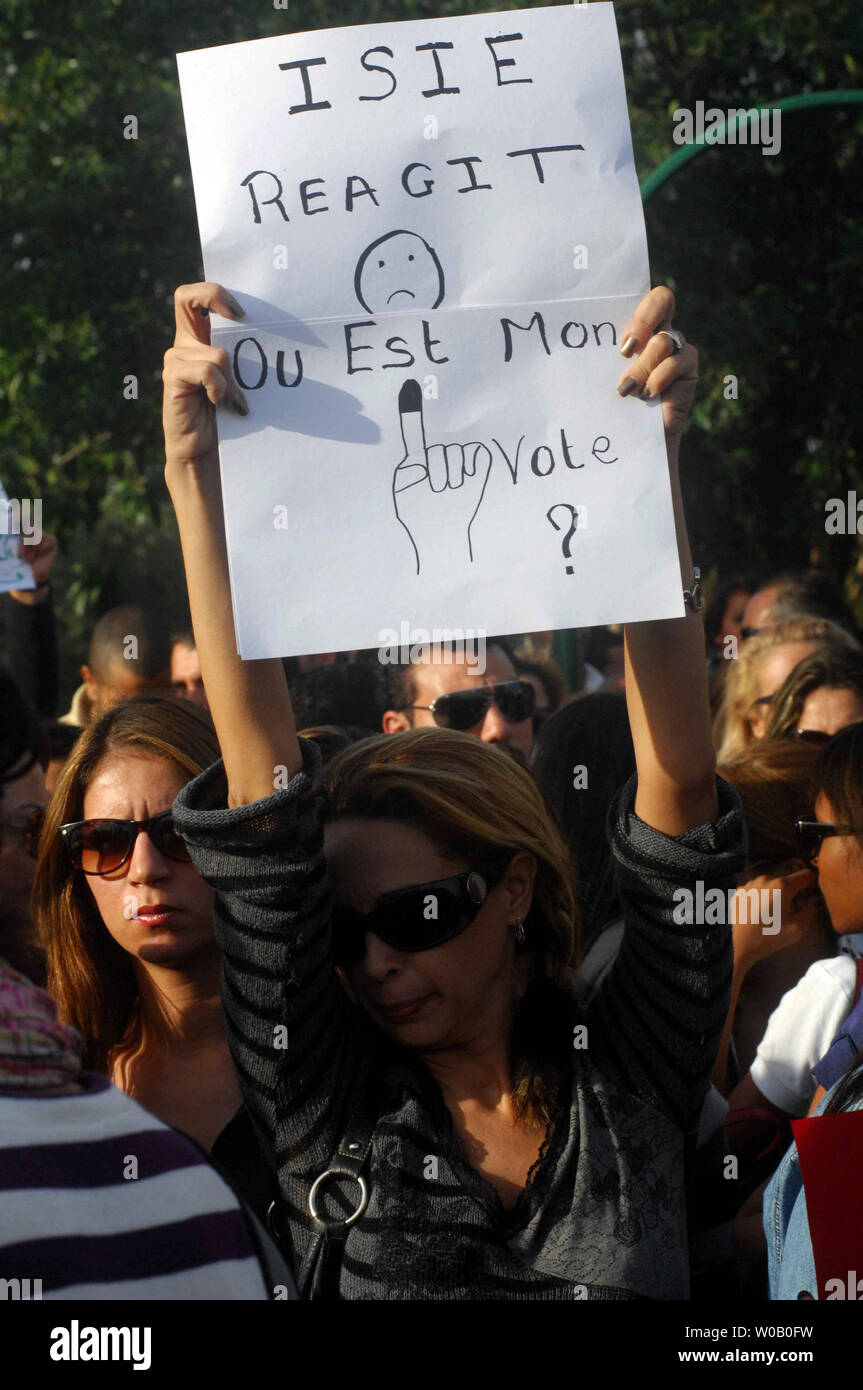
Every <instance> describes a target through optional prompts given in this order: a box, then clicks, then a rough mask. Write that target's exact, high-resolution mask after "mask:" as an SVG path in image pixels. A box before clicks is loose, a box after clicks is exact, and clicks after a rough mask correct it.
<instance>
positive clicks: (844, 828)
mask: <svg viewBox="0 0 863 1390" xmlns="http://www.w3.org/2000/svg"><path fill="white" fill-rule="evenodd" d="M794 828H795V830H796V831H797V839H798V841H799V843H800V848H801V849H802V850H803V853H804V855H805V856H806V858H807V859H809V860H813V859H816V858H817V857H818V854H819V852H820V850H821V844H822V842H823V841H824V840H828V839H829V838H830V837H831V835H859V834H860V833H861V831H860V830H859V829H857V828H856V827H855V826H853V825H825V824H824V823H823V822H822V821H820V820H806V819H805V818H804V817H803V816H799V817H798V819H797V820H796V821H795V822H794Z"/></svg>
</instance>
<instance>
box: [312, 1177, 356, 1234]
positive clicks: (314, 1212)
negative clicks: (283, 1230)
mask: <svg viewBox="0 0 863 1390" xmlns="http://www.w3.org/2000/svg"><path fill="white" fill-rule="evenodd" d="M333 1177H344V1178H353V1180H354V1182H357V1183H359V1185H360V1204H359V1206H358V1207H357V1209H356V1211H355V1212H354V1214H353V1216H348V1217H346V1218H345V1221H344V1225H345V1226H352V1225H353V1223H354V1222H355V1221H359V1219H360V1217H361V1216H362V1214H363V1212H364V1211H365V1209H366V1207H367V1206H368V1204H369V1190H368V1188H367V1187H366V1184H365V1179H364V1178H363V1177H362V1175H361V1174H360V1173H354V1172H352V1171H351V1169H350V1168H328V1169H327V1171H326V1172H325V1173H321V1175H320V1177H318V1178H315V1180H314V1182H313V1183H312V1190H311V1192H310V1193H309V1213H310V1215H311V1217H312V1219H313V1220H314V1221H320V1220H321V1218H320V1216H318V1211H317V1208H316V1206H315V1197H316V1195H317V1191H318V1188H319V1187H320V1185H321V1183H322V1182H326V1180H327V1178H333Z"/></svg>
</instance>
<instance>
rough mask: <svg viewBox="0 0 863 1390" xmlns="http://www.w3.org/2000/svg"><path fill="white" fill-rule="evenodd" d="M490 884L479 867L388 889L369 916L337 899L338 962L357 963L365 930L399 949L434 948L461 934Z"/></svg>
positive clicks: (335, 948) (335, 933) (335, 934)
mask: <svg viewBox="0 0 863 1390" xmlns="http://www.w3.org/2000/svg"><path fill="white" fill-rule="evenodd" d="M487 896H488V886H487V884H486V881H485V879H484V878H483V876H482V874H479V873H477V872H476V870H475V869H471V870H469V871H468V872H467V873H464V874H458V875H457V876H456V877H454V878H438V879H434V880H432V882H430V883H416V884H413V885H412V886H411V887H410V888H400V889H398V890H397V892H395V893H386V894H385V895H384V896H383V897H382V898H381V900H380V902H379V903H378V904H377V906H376V907H374V908H373V909H372V911H371V912H367V913H366V914H365V916H363V915H361V914H360V913H359V912H354V910H353V909H352V908H350V907H344V906H342V904H340V903H336V905H335V907H334V908H333V957H334V959H335V963H336V965H342V966H349V965H356V964H357V963H358V962H359V961H361V960H362V959H363V956H364V955H365V952H366V932H374V934H375V936H379V937H380V939H381V941H385V942H386V944H387V945H388V946H392V947H393V949H394V950H396V951H430V950H431V949H432V947H434V946H443V944H444V942H446V941H452V940H453V938H454V937H456V936H460V935H461V933H462V932H463V931H467V929H468V927H469V926H470V925H471V923H472V922H473V921H474V920H475V918H476V917H477V915H478V913H479V910H480V908H481V907H482V905H483V903H484V902H485V900H486V897H487Z"/></svg>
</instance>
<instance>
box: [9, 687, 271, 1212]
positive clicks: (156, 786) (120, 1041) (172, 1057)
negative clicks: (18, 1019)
mask: <svg viewBox="0 0 863 1390" xmlns="http://www.w3.org/2000/svg"><path fill="white" fill-rule="evenodd" d="M217 755H218V744H217V742H216V736H215V732H214V730H213V726H212V723H211V721H210V719H209V717H208V715H207V714H205V713H204V711H203V710H201V709H200V708H199V707H198V706H196V705H195V704H193V703H192V702H191V701H188V700H176V699H168V698H158V697H150V698H143V699H139V700H131V701H128V702H125V703H122V704H119V705H116V706H115V707H114V709H112V710H110V711H109V712H108V713H107V714H105V715H103V717H102V718H101V719H99V720H97V721H95V722H94V723H92V724H90V725H88V726H87V728H86V729H85V730H84V732H83V733H82V735H81V737H80V739H79V740H78V742H77V743H76V745H75V747H74V749H73V750H72V753H71V754H70V756H69V758H68V760H67V762H66V765H65V767H64V768H63V771H62V773H61V775H60V779H59V781H58V784H57V786H56V788H55V790H54V794H53V796H52V798H51V801H50V803H49V806H48V810H47V813H46V816H45V823H44V827H43V830H42V834H41V839H40V854H39V862H38V864H37V867H36V878H35V884H34V910H35V922H36V926H37V929H38V932H39V935H40V937H41V939H42V942H43V944H44V947H45V951H46V956H47V964H48V988H49V990H50V992H51V993H52V995H53V996H54V998H55V999H56V1001H57V1003H58V1005H59V1008H60V1014H61V1017H62V1020H63V1022H64V1023H67V1024H72V1025H73V1026H74V1027H75V1028H76V1029H77V1030H78V1032H79V1033H80V1035H81V1038H82V1040H83V1065H84V1067H85V1068H86V1069H87V1070H88V1071H94V1072H101V1073H103V1074H104V1075H105V1076H108V1077H109V1078H110V1079H111V1080H112V1081H113V1082H114V1083H115V1085H117V1086H118V1087H119V1088H120V1090H122V1091H125V1092H126V1094H127V1095H130V1096H132V1097H133V1098H134V1099H135V1100H137V1101H138V1102H139V1103H140V1104H141V1105H143V1106H144V1108H145V1109H147V1110H149V1111H150V1112H151V1114H153V1115H155V1116H157V1118H158V1119H160V1120H163V1121H164V1122H165V1123H167V1124H170V1125H172V1126H174V1127H175V1128H176V1129H179V1130H182V1131H183V1133H184V1134H187V1135H189V1137H190V1138H192V1139H194V1140H195V1141H196V1142H197V1143H198V1144H199V1145H200V1146H201V1148H203V1149H204V1150H206V1151H207V1152H208V1153H209V1154H210V1156H211V1157H212V1159H213V1162H214V1163H216V1164H217V1166H221V1167H222V1169H223V1171H224V1172H225V1174H226V1176H227V1177H228V1178H229V1180H231V1181H232V1182H233V1183H234V1184H235V1185H236V1187H237V1188H238V1191H239V1192H240V1194H241V1195H242V1196H244V1197H245V1198H246V1200H247V1201H248V1202H249V1204H250V1205H251V1206H252V1207H253V1208H254V1209H256V1210H257V1211H258V1212H259V1214H261V1215H266V1210H267V1207H268V1205H269V1202H270V1200H271V1198H272V1192H271V1187H272V1178H271V1175H270V1172H269V1169H268V1168H267V1165H266V1163H265V1162H264V1160H263V1159H262V1157H261V1155H260V1150H259V1146H258V1144H257V1141H256V1139H255V1136H254V1133H253V1131H252V1128H251V1123H250V1120H249V1115H248V1113H247V1112H246V1110H245V1108H244V1106H243V1102H242V1096H241V1093H240V1087H239V1085H238V1083H237V1078H236V1076H235V1073H234V1069H233V1066H232V1065H231V1058H230V1053H229V1051H228V1043H227V1039H226V1037H225V1024H224V1019H223V1016H222V1008H221V998H220V990H219V985H220V976H221V952H220V950H219V946H218V943H217V941H216V938H215V935H214V932H213V890H212V888H211V887H210V886H209V885H208V884H207V883H205V882H204V880H203V879H202V878H201V876H200V874H199V873H198V871H197V869H196V868H195V866H194V864H192V863H191V862H190V859H189V853H188V850H187V848H186V845H185V842H184V841H183V839H182V838H181V837H180V835H178V833H177V831H176V828H175V826H174V822H173V817H172V814H171V805H172V802H173V800H174V798H175V796H176V795H177V793H178V791H180V789H181V788H182V787H183V786H185V784H186V783H187V782H188V781H189V780H190V779H191V778H192V777H195V776H196V775H197V774H198V773H200V772H201V771H202V770H203V768H205V767H206V766H207V765H208V764H209V763H210V762H212V760H213V759H214V758H215V757H216V756H217Z"/></svg>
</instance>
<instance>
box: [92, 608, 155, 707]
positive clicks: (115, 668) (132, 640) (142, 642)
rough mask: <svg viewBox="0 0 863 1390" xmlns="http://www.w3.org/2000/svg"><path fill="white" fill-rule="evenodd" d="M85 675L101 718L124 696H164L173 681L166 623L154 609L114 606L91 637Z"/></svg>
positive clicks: (123, 698)
mask: <svg viewBox="0 0 863 1390" xmlns="http://www.w3.org/2000/svg"><path fill="white" fill-rule="evenodd" d="M81 675H82V677H83V679H84V681H85V683H86V686H87V694H88V695H89V697H90V714H91V718H92V719H98V718H99V717H100V716H101V715H103V714H106V713H107V711H108V710H109V709H113V708H114V706H115V705H117V704H119V703H120V701H121V700H131V699H133V698H134V697H135V696H136V695H160V694H161V695H164V694H166V693H167V692H168V691H169V690H170V684H171V639H170V636H169V633H168V628H167V625H166V624H165V623H164V621H163V620H162V618H161V617H160V615H159V614H158V613H155V612H153V611H152V610H151V609H147V608H138V607H136V606H129V607H127V608H112V609H111V611H110V612H109V613H106V614H105V616H104V617H103V618H100V619H99V621H98V623H97V624H96V626H95V627H94V629H93V635H92V637H91V638H90V650H89V654H88V664H87V665H86V666H82V667H81Z"/></svg>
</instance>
